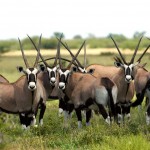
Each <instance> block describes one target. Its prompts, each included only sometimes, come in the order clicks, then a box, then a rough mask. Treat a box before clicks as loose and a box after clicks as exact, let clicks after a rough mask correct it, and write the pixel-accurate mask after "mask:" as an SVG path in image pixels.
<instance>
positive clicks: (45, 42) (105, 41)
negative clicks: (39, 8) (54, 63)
mask: <svg viewBox="0 0 150 150" xmlns="http://www.w3.org/2000/svg"><path fill="white" fill-rule="evenodd" d="M144 34H145V32H135V33H134V35H133V38H127V37H125V36H124V35H122V34H113V33H111V34H109V35H108V36H106V37H95V36H94V35H92V34H90V35H89V36H88V37H87V38H85V39H83V38H82V37H81V36H80V35H76V36H74V38H73V39H65V36H64V35H62V33H60V32H54V34H53V36H51V37H50V38H44V37H43V38H42V43H41V48H43V49H56V47H57V42H58V41H57V39H56V37H58V38H59V37H60V36H61V35H62V36H63V39H65V40H64V41H65V42H66V43H67V44H68V45H69V47H70V49H77V48H79V47H80V46H81V43H82V42H83V40H86V43H87V46H88V47H89V48H114V47H115V46H114V43H113V41H112V40H111V38H110V35H111V36H112V37H113V38H114V40H115V41H116V43H117V45H118V46H119V48H122V49H127V48H128V49H135V47H136V45H137V43H138V41H139V39H140V38H141V36H142V35H144ZM31 38H32V39H33V41H35V43H38V39H39V37H38V36H33V37H31ZM21 41H22V44H23V48H24V49H27V50H28V49H33V45H32V44H31V42H30V40H29V39H28V38H24V39H23V40H21ZM148 44H149V40H147V39H146V38H145V39H143V40H142V42H141V44H140V49H143V48H145V47H147V46H148ZM16 49H20V47H19V43H18V41H17V40H15V39H12V40H2V41H0V53H2V52H6V51H8V50H16Z"/></svg>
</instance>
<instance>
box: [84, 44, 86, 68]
mask: <svg viewBox="0 0 150 150" xmlns="http://www.w3.org/2000/svg"><path fill="white" fill-rule="evenodd" d="M84 68H86V43H85V44H84Z"/></svg>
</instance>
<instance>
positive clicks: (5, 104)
mask: <svg viewBox="0 0 150 150" xmlns="http://www.w3.org/2000/svg"><path fill="white" fill-rule="evenodd" d="M27 87H28V82H27V79H26V77H25V76H22V77H21V78H20V79H18V80H17V81H16V82H14V83H0V108H1V109H2V110H3V111H6V112H9V113H26V112H28V111H32V112H36V111H37V107H38V104H39V102H40V100H41V99H42V102H43V103H45V99H46V97H45V91H44V88H43V86H42V84H41V82H40V81H39V80H37V89H36V90H35V91H33V93H34V94H33V97H32V92H31V91H30V90H29V89H28V88H27ZM37 91H38V92H37Z"/></svg>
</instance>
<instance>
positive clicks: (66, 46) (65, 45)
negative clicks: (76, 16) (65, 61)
mask: <svg viewBox="0 0 150 150" xmlns="http://www.w3.org/2000/svg"><path fill="white" fill-rule="evenodd" d="M57 40H59V39H58V38H57ZM59 41H60V40H59ZM60 42H61V44H62V45H63V46H64V47H65V48H66V49H67V50H68V51H69V53H70V55H71V57H72V58H73V57H74V55H73V53H72V52H71V50H70V49H69V47H68V45H67V43H66V44H64V43H63V42H62V41H60ZM76 62H77V63H78V65H79V66H80V67H81V68H84V67H83V66H82V65H81V63H80V62H79V60H78V59H77V58H76Z"/></svg>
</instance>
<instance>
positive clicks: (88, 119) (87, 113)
mask: <svg viewBox="0 0 150 150" xmlns="http://www.w3.org/2000/svg"><path fill="white" fill-rule="evenodd" d="M91 115H92V110H91V109H90V110H86V125H89V123H90V119H91Z"/></svg>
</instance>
